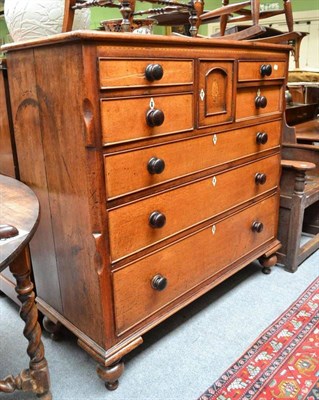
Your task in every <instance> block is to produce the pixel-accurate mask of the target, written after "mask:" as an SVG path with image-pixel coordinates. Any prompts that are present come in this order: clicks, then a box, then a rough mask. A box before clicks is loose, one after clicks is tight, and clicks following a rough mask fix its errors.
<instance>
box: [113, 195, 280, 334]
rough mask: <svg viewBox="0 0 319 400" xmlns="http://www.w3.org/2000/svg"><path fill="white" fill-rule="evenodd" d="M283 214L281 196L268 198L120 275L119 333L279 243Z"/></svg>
mask: <svg viewBox="0 0 319 400" xmlns="http://www.w3.org/2000/svg"><path fill="white" fill-rule="evenodd" d="M277 210H278V196H274V197H271V198H268V199H266V200H263V201H261V202H259V203H257V204H255V205H254V206H252V207H250V208H248V209H245V210H243V211H241V212H240V213H238V214H235V215H232V216H231V217H229V218H228V219H225V220H221V221H220V222H217V223H216V224H215V225H213V226H209V227H207V228H205V229H203V230H201V231H199V232H197V233H196V234H193V235H191V236H188V237H186V238H184V239H182V240H180V241H178V242H175V243H174V244H172V245H170V246H167V247H165V248H164V249H161V250H159V251H157V252H154V253H152V254H151V255H149V256H148V257H146V258H143V259H141V260H139V261H137V262H135V263H133V264H130V265H128V266H126V267H124V268H123V269H121V270H118V271H116V272H114V273H113V288H114V307H115V321H116V330H117V333H118V334H121V333H123V332H124V331H126V330H128V329H130V328H132V327H133V326H134V325H135V324H137V323H139V322H141V321H143V320H145V319H146V318H147V317H149V316H151V315H152V314H154V313H156V312H157V311H159V310H160V309H161V308H163V307H165V306H167V305H169V304H170V303H172V302H173V301H174V300H176V299H178V298H179V297H180V296H182V295H183V294H186V293H187V292H188V291H190V290H191V289H193V288H195V287H196V286H197V285H200V284H201V283H202V282H204V281H205V280H207V279H209V278H210V277H213V276H214V275H215V274H216V273H218V272H220V271H222V270H224V269H225V268H227V267H229V266H230V265H231V264H232V263H234V262H238V261H239V260H240V258H242V257H244V256H245V255H247V254H249V253H250V252H252V251H253V250H255V249H257V248H258V247H259V246H261V245H262V244H264V243H265V242H267V241H269V240H271V239H272V238H274V237H275V235H276V226H277V218H278V212H277ZM255 222H261V223H262V224H263V229H262V231H261V232H259V233H258V232H256V231H253V228H252V227H253V224H254V223H255ZM158 276H161V277H164V278H165V279H166V281H167V286H166V287H165V289H164V290H162V291H159V290H156V289H155V288H153V287H156V285H155V280H156V277H158ZM154 278H155V279H154ZM152 284H153V287H152Z"/></svg>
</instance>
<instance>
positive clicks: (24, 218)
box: [0, 175, 52, 400]
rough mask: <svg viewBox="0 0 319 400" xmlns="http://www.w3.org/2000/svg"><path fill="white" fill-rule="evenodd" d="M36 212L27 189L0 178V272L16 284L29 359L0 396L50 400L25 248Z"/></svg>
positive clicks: (6, 382)
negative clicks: (20, 393)
mask: <svg viewBox="0 0 319 400" xmlns="http://www.w3.org/2000/svg"><path fill="white" fill-rule="evenodd" d="M39 211H40V210H39V202H38V199H37V197H36V196H35V194H34V193H33V192H32V191H31V189H30V188H29V187H28V186H26V185H24V184H23V183H22V182H20V181H17V180H16V179H12V178H9V177H7V176H4V175H0V272H1V271H2V270H3V269H4V268H6V267H9V268H10V271H11V272H12V274H13V275H14V277H15V279H16V281H17V284H16V288H15V290H16V292H17V293H18V298H19V300H20V301H21V309H20V316H21V318H22V319H23V320H24V322H25V328H24V331H23V333H24V335H25V337H26V338H27V339H28V341H29V344H28V348H27V353H28V355H29V357H30V363H29V368H28V369H25V370H23V371H22V372H21V373H20V374H19V375H18V376H16V377H14V376H12V375H10V376H8V377H6V378H5V379H3V380H0V392H5V393H12V392H14V391H15V390H22V391H26V392H33V393H35V394H36V395H37V397H38V398H41V399H42V400H50V399H52V396H51V393H50V379H49V371H48V366H47V361H46V359H45V357H44V347H43V343H42V341H41V328H40V325H39V323H38V310H37V307H36V304H35V294H34V291H33V284H32V282H31V280H30V261H29V259H30V258H29V254H28V246H27V244H28V243H29V241H30V240H31V238H32V236H33V234H34V232H35V230H36V228H37V225H38V221H39Z"/></svg>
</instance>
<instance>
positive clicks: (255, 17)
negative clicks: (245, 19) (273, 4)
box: [251, 0, 260, 25]
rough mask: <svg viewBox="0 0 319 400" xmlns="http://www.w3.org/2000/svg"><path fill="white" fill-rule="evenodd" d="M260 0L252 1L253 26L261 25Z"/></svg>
mask: <svg viewBox="0 0 319 400" xmlns="http://www.w3.org/2000/svg"><path fill="white" fill-rule="evenodd" d="M259 13H260V0H251V18H252V20H253V25H258V24H259Z"/></svg>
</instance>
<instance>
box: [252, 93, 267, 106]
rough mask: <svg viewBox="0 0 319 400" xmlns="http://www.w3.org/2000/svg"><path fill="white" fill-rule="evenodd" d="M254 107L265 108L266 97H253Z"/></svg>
mask: <svg viewBox="0 0 319 400" xmlns="http://www.w3.org/2000/svg"><path fill="white" fill-rule="evenodd" d="M255 105H256V108H265V107H266V106H267V98H266V97H265V96H257V97H256V98H255Z"/></svg>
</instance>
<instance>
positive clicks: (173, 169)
mask: <svg viewBox="0 0 319 400" xmlns="http://www.w3.org/2000/svg"><path fill="white" fill-rule="evenodd" d="M280 132H281V121H276V122H270V123H266V124H262V125H257V126H252V127H247V128H242V129H238V130H234V131H231V132H225V133H219V134H216V135H209V136H205V137H200V138H196V139H189V140H184V141H180V142H174V143H169V144H164V145H160V146H155V147H151V148H145V149H142V150H135V151H128V152H125V153H121V154H116V155H110V156H105V176H106V185H107V194H108V198H113V197H117V196H121V195H123V194H126V193H130V192H134V191H138V190H140V189H143V188H147V187H150V186H153V185H157V184H160V183H163V182H166V181H169V180H172V179H175V178H179V177H181V176H185V175H188V174H191V173H194V172H197V171H200V170H205V169H207V168H210V167H213V166H217V165H220V164H223V163H226V162H231V161H233V160H236V159H240V158H243V157H247V156H249V155H252V154H255V153H258V152H261V151H264V150H268V149H270V148H274V147H277V146H279V143H280ZM259 133H267V135H268V140H267V142H266V143H265V144H261V143H258V141H257V140H259V139H257V135H258V134H259ZM259 137H260V135H259V136H258V138H259ZM161 160H162V161H163V162H164V170H163V171H162V172H160V173H154V170H152V169H151V166H152V163H154V162H155V161H156V162H157V163H161ZM161 165H162V166H163V163H162V164H161Z"/></svg>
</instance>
